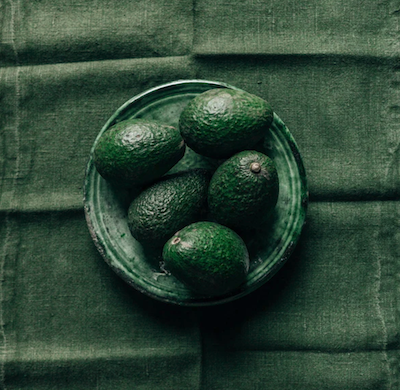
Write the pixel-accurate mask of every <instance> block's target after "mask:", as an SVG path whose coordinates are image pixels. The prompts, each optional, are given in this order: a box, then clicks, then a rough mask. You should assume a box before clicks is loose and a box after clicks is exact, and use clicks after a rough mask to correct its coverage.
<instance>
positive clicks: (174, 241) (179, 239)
mask: <svg viewBox="0 0 400 390" xmlns="http://www.w3.org/2000/svg"><path fill="white" fill-rule="evenodd" d="M180 241H181V238H180V237H175V238H174V239H173V240H172V242H171V244H172V245H176V244H178V243H179V242H180Z"/></svg>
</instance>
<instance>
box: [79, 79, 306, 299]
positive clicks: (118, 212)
mask: <svg viewBox="0 0 400 390" xmlns="http://www.w3.org/2000/svg"><path fill="white" fill-rule="evenodd" d="M211 88H233V89H238V88H235V87H233V86H230V85H227V84H224V83H219V82H213V81H204V80H179V81H175V82H172V83H168V84H164V85H161V86H158V87H156V88H152V89H150V90H148V91H146V92H143V93H141V94H140V95H137V96H135V97H133V98H132V99H130V100H128V101H127V102H126V103H125V104H123V105H122V106H121V107H120V108H119V109H118V110H117V111H116V112H115V113H114V115H112V117H111V118H110V119H109V120H108V121H107V123H106V124H105V125H104V127H103V128H102V129H101V131H100V133H99V135H98V137H97V139H96V140H95V143H94V145H93V148H92V151H91V154H90V157H89V162H88V165H87V169H86V178H85V186H84V209H85V215H86V220H87V223H88V226H89V230H90V233H91V235H92V238H93V241H94V243H95V245H96V247H97V249H98V250H99V252H100V253H101V255H102V256H103V258H104V260H105V261H106V262H107V263H108V264H109V266H110V267H111V268H112V269H113V270H114V271H115V272H116V273H117V274H118V275H119V276H120V277H121V278H122V279H123V280H125V281H126V282H127V283H128V284H130V285H131V286H133V287H134V288H135V289H137V290H139V291H141V292H142V293H144V294H147V295H149V296H151V297H153V298H156V299H158V300H161V301H164V302H169V303H173V304H178V305H186V306H206V305H215V304H220V303H224V302H228V301H232V300H234V299H237V298H240V297H242V296H244V295H247V294H248V293H250V292H252V291H254V290H255V289H257V288H258V287H260V286H261V285H263V284H264V283H265V282H266V281H267V280H269V279H270V278H271V277H272V276H273V275H274V274H275V273H276V271H277V270H278V269H279V268H280V267H281V266H282V265H283V264H284V262H285V261H286V260H287V259H288V257H289V256H290V254H291V253H292V251H293V249H294V247H295V244H296V243H297V241H298V239H299V236H300V233H301V230H302V228H303V224H304V221H305V216H306V209H307V201H308V192H307V183H306V175H305V171H304V166H303V163H302V160H301V156H300V153H299V150H298V148H297V145H296V143H295V141H294V139H293V137H292V135H291V134H290V132H289V130H288V129H287V127H286V126H285V124H284V123H283V122H282V121H281V120H280V119H279V118H278V116H277V115H275V117H274V122H273V124H272V128H271V131H270V132H269V134H268V136H267V137H266V138H265V139H264V142H263V144H262V145H261V148H262V150H263V151H264V152H265V153H266V154H268V155H269V156H270V157H271V158H272V159H273V160H274V161H275V163H276V165H277V168H278V174H279V178H280V184H279V186H280V187H279V192H280V193H279V199H278V204H277V206H276V209H275V211H274V214H273V216H272V217H271V221H270V224H269V226H268V228H266V229H262V230H260V231H256V232H255V233H254V234H253V235H252V237H251V238H250V239H249V240H247V241H246V242H247V243H248V247H249V252H250V257H251V265H250V272H249V274H248V276H247V279H246V281H245V282H244V283H243V284H242V285H241V286H240V287H239V288H238V289H237V290H235V291H233V292H231V293H230V294H228V295H225V296H219V297H207V296H202V295H198V294H195V293H193V292H191V291H190V290H189V289H187V288H186V287H185V286H184V285H183V284H182V283H180V282H179V281H178V280H177V279H175V278H174V276H172V275H169V274H167V273H164V272H162V271H160V269H158V268H157V267H155V266H154V259H150V258H148V257H147V256H148V255H146V254H145V253H144V251H143V248H142V246H141V245H140V244H139V242H137V241H136V240H135V239H134V238H133V237H132V235H131V234H130V231H129V228H128V224H127V209H128V206H129V202H130V199H131V198H130V197H131V196H132V194H129V193H128V192H127V191H125V190H117V189H115V188H113V187H112V186H111V185H109V184H108V183H107V182H106V181H105V180H103V179H102V177H101V176H100V175H99V174H98V173H97V171H96V169H95V167H94V164H93V158H92V156H93V150H94V146H95V145H96V142H97V141H98V139H99V137H100V136H101V134H102V133H103V132H104V131H106V130H107V129H108V128H109V127H110V126H112V125H113V124H115V123H116V122H119V121H121V120H124V119H127V118H132V117H137V118H139V117H140V118H146V119H152V120H158V121H161V122H163V123H166V124H170V125H173V126H178V121H179V115H180V113H181V111H182V110H183V108H184V107H185V106H186V104H187V103H188V102H189V101H190V100H191V99H193V98H194V97H195V96H197V95H198V94H200V93H202V92H204V91H206V90H208V89H211ZM218 163H219V162H218V161H215V160H213V159H210V158H205V157H202V156H200V155H198V154H196V153H194V152H193V151H191V150H190V149H189V150H187V152H186V153H185V156H184V157H183V159H182V160H181V161H180V162H179V163H178V164H177V165H176V166H175V167H174V168H173V169H172V170H173V171H180V170H185V169H187V168H192V167H193V168H194V167H208V168H211V169H214V168H216V166H217V165H218Z"/></svg>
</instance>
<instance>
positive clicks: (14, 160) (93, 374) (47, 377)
mask: <svg viewBox="0 0 400 390" xmlns="http://www.w3.org/2000/svg"><path fill="white" fill-rule="evenodd" d="M399 17H400V5H399V4H398V2H397V1H392V0H384V1H379V2H378V1H372V0H369V1H366V2H359V1H355V0H350V1H349V0H325V1H323V2H319V1H316V0H306V1H298V2H294V1H289V0H280V1H276V0H270V1H266V0H247V1H239V0H234V1H222V0H196V1H188V0H181V1H175V0H174V1H170V0H152V1H151V2H150V1H147V0H137V1H122V0H121V1H113V0H90V1H84V0H79V1H78V0H64V1H61V0H58V1H54V0H42V1H40V0H29V1H28V0H8V1H0V131H1V133H0V134H1V137H0V150H1V152H0V177H1V188H0V219H1V222H0V279H1V288H0V301H1V303H2V305H1V311H0V384H1V386H2V388H4V389H7V390H17V389H38V390H45V389H46V390H49V389H60V390H64V389H68V390H69V389H85V390H88V389H121V390H123V389H145V390H148V389H151V390H153V389H161V390H166V389H188V390H192V389H201V390H209V389H210V390H212V389H216V390H217V389H218V390H220V389H227V390H230V389H234V390H241V389H252V390H261V389H272V390H275V389H276V390H281V389H282V390H286V389H296V390H301V389H304V390H313V389H316V390H320V389H322V390H324V389H332V390H342V389H351V390H353V389H354V390H364V389H371V390H380V389H398V388H400V385H399V375H400V373H399V369H400V366H399V358H400V356H399V351H398V349H399V344H400V340H399V329H400V322H399V301H398V296H399V291H400V283H399V282H400V280H399V279H400V264H399V259H400V233H399V227H400V208H399V202H398V201H397V199H398V197H399V195H400V172H399V164H400V147H399V145H400V101H399V99H400V73H399V65H400V63H399V54H400V52H399V48H400V46H399V42H400V41H399V39H400V38H399V37H400V28H399V21H400V20H399ZM191 78H199V79H208V80H215V81H221V82H226V83H229V84H232V85H234V86H237V87H239V88H242V89H245V90H247V91H249V92H252V93H255V94H257V95H259V96H261V97H263V98H265V99H267V100H269V101H270V103H271V105H272V106H273V108H274V110H275V111H276V113H277V114H278V115H279V116H280V117H281V118H282V119H283V120H284V122H285V123H286V125H287V126H288V127H289V129H290V130H291V132H292V134H293V135H294V137H295V139H296V141H297V143H298V146H299V148H300V151H301V153H302V156H303V159H304V164H305V167H306V170H307V174H308V179H309V189H310V200H311V202H310V205H309V213H308V220H307V225H306V227H305V229H304V234H303V235H302V237H301V240H300V242H299V244H298V246H297V248H296V250H295V253H294V255H293V256H292V257H291V259H290V260H289V261H288V263H287V264H286V265H285V267H284V268H283V269H282V270H281V271H280V272H279V273H278V274H277V276H276V277H275V278H274V279H273V280H272V281H271V282H270V283H269V284H267V285H265V286H264V287H262V288H261V289H260V290H258V291H256V292H255V293H253V294H251V295H249V296H247V297H245V298H243V299H241V300H239V301H237V302H234V303H230V304H226V305H223V306H219V307H215V308H201V309H195V308H180V307H175V306H171V305H167V304H163V303H160V302H157V301H154V300H152V299H150V298H147V297H145V296H142V295H141V294H139V293H138V292H136V291H133V290H132V289H130V288H129V287H128V286H127V285H125V284H124V283H123V282H122V281H121V280H120V279H119V278H118V277H117V276H116V275H114V273H113V272H112V271H111V270H110V269H109V268H108V267H107V265H106V264H105V263H104V261H103V260H102V258H101V257H100V255H99V254H98V253H97V251H96V249H95V247H94V245H93V243H92V241H91V238H90V235H89V232H88V229H87V227H86V223H85V219H84V214H83V208H82V184H83V178H84V169H85V165H86V162H87V159H88V155H89V152H90V148H91V146H92V143H93V141H94V139H95V137H96V135H97V133H98V132H99V131H100V129H101V127H102V126H103V124H104V123H105V121H106V120H107V119H108V118H109V117H110V116H111V114H112V113H113V112H114V111H115V110H116V109H117V108H118V107H119V106H120V105H122V104H123V103H124V102H125V101H126V100H127V99H129V98H131V97H132V96H134V95H136V94H138V93H140V92H143V91H145V90H146V89H148V88H151V87H154V86H157V85H159V84H162V83H166V82H170V81H174V80H178V79H191Z"/></svg>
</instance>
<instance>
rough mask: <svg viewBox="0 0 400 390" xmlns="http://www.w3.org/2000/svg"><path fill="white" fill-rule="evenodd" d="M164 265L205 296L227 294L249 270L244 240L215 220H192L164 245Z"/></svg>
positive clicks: (242, 280) (244, 277) (192, 288)
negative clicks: (192, 221)
mask: <svg viewBox="0 0 400 390" xmlns="http://www.w3.org/2000/svg"><path fill="white" fill-rule="evenodd" d="M163 260H164V262H165V268H166V269H167V270H168V271H170V272H171V274H172V275H174V276H175V277H176V278H177V279H178V280H180V281H181V282H182V283H184V284H186V285H187V287H188V288H190V289H191V290H193V291H195V292H197V293H200V294H204V295H206V296H216V295H223V294H227V293H229V292H230V291H232V290H234V289H236V288H238V286H239V285H240V284H242V283H243V282H244V280H245V279H246V276H247V274H248V270H249V254H248V251H247V248H246V245H245V243H244V242H243V240H242V239H241V238H240V236H239V235H237V234H236V233H235V232H234V231H233V230H231V229H229V228H227V227H225V226H222V225H220V224H218V223H215V222H208V221H201V222H195V223H193V224H191V225H189V226H186V227H185V228H183V229H182V230H180V231H178V232H177V233H176V234H175V235H174V236H173V237H172V238H171V239H170V240H169V241H168V242H167V243H166V244H165V246H164V250H163Z"/></svg>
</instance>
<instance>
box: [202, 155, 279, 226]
mask: <svg viewBox="0 0 400 390" xmlns="http://www.w3.org/2000/svg"><path fill="white" fill-rule="evenodd" d="M278 195H279V177H278V171H277V168H276V165H275V163H274V161H273V160H272V159H271V158H270V157H268V156H266V155H265V154H263V153H260V152H257V151H254V150H245V151H243V152H240V153H237V154H235V155H234V156H232V157H231V158H229V159H228V160H226V161H225V162H224V163H223V164H221V165H220V166H219V167H218V169H217V170H216V171H215V173H214V175H213V176H212V178H211V182H210V186H209V189H208V204H209V209H210V214H211V215H212V217H213V218H214V219H215V220H216V221H217V222H219V223H221V224H223V225H226V226H229V227H231V228H232V229H234V230H236V231H238V232H240V233H241V232H242V231H245V230H247V229H249V228H257V226H258V225H262V224H263V223H264V222H266V221H267V219H268V217H269V216H270V214H271V213H272V211H273V209H274V207H275V206H276V203H277V200H278Z"/></svg>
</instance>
